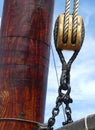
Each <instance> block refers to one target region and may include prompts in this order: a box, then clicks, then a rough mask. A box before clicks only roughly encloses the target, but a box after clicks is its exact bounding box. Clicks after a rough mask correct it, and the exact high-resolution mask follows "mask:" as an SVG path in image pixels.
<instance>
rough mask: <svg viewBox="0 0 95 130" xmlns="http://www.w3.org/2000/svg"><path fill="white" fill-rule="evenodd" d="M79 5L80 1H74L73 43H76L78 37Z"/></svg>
mask: <svg viewBox="0 0 95 130" xmlns="http://www.w3.org/2000/svg"><path fill="white" fill-rule="evenodd" d="M78 4H79V0H74V12H73V31H72V33H73V36H72V42H73V43H76V36H77V26H78V18H77V16H78Z"/></svg>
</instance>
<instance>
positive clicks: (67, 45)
mask: <svg viewBox="0 0 95 130" xmlns="http://www.w3.org/2000/svg"><path fill="white" fill-rule="evenodd" d="M64 16H65V15H64V14H60V15H59V17H58V18H57V20H56V23H55V28H54V40H55V46H56V48H57V49H60V50H79V49H80V48H81V45H82V43H83V39H84V25H83V20H82V17H81V16H77V31H76V41H75V43H74V42H72V36H73V15H72V14H70V15H69V25H68V37H67V42H64V40H63V35H64Z"/></svg>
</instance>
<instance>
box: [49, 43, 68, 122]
mask: <svg viewBox="0 0 95 130" xmlns="http://www.w3.org/2000/svg"><path fill="white" fill-rule="evenodd" d="M51 50H52V57H53V63H54V68H55V72H56V78H57V84H58V86H59V79H58V72H57V67H56V62H55V57H54V52H53V47H52V45H51ZM62 110H63V115H64V120H65V121H66V116H65V108H64V105H63V104H62Z"/></svg>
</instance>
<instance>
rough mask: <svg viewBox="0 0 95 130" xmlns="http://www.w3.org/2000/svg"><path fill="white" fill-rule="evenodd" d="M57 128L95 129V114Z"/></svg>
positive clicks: (68, 129)
mask: <svg viewBox="0 0 95 130" xmlns="http://www.w3.org/2000/svg"><path fill="white" fill-rule="evenodd" d="M56 130H95V114H93V115H89V116H88V117H86V119H85V118H83V119H81V120H79V121H76V122H74V123H71V124H69V125H66V126H64V127H62V128H59V129H56Z"/></svg>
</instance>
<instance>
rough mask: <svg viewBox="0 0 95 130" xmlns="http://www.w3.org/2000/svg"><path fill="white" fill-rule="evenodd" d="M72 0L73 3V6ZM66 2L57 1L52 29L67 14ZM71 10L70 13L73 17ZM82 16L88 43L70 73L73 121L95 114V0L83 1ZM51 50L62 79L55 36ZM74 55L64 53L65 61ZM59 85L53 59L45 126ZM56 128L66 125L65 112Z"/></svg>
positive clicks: (58, 118) (50, 68) (59, 118)
mask: <svg viewBox="0 0 95 130" xmlns="http://www.w3.org/2000/svg"><path fill="white" fill-rule="evenodd" d="M72 2H73V0H71V3H72ZM64 4H65V0H55V7H54V17H53V28H54V23H55V19H56V18H57V16H58V15H59V14H60V13H64ZM2 7H3V0H0V18H1V14H2ZM72 9H73V8H72V7H71V13H72ZM79 14H80V15H82V16H83V19H84V24H85V30H86V34H85V39H84V43H83V46H82V49H81V51H80V53H79V55H78V57H77V59H76V60H75V62H74V63H73V65H72V70H71V87H72V92H71V96H72V98H73V104H71V105H70V106H71V108H72V117H73V120H74V121H75V120H78V119H80V118H82V117H85V116H86V115H88V114H91V113H94V112H95V45H94V44H95V0H80V1H79ZM51 41H52V47H53V51H54V56H55V60H56V66H57V72H58V77H59V79H60V74H61V64H60V60H59V57H58V55H57V53H56V51H55V47H54V41H53V36H52V40H51ZM70 54H71V53H70V52H68V51H67V52H65V56H66V58H68V57H69V55H70ZM57 89H58V83H57V79H56V74H55V69H54V63H53V56H52V53H51V56H50V67H49V76H48V89H47V99H46V111H45V122H47V120H48V118H49V117H50V116H51V111H52V108H53V107H54V106H55V101H56V97H57ZM56 120H57V121H56V124H55V127H59V126H61V122H63V121H64V116H63V110H62V108H60V114H59V116H58V117H57V118H56Z"/></svg>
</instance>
